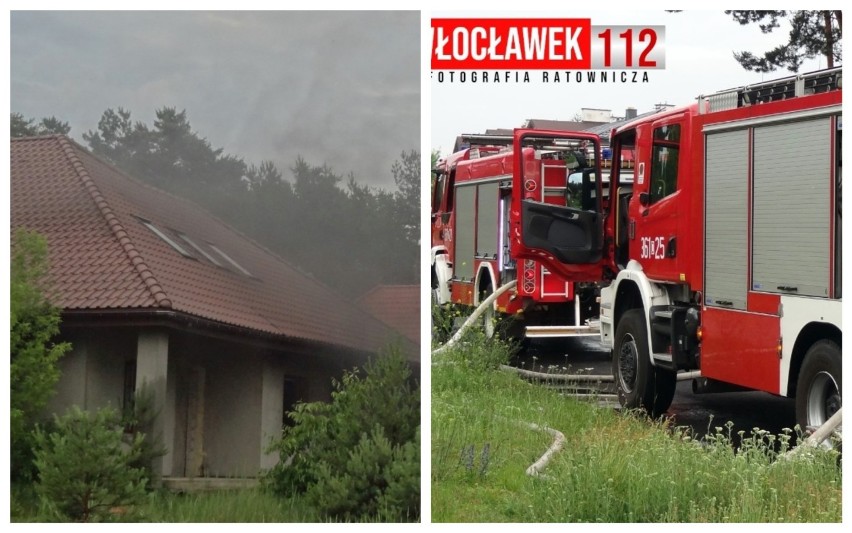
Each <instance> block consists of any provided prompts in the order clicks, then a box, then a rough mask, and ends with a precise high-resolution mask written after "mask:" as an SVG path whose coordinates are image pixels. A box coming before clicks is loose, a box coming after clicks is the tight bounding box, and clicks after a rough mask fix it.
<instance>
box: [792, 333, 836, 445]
mask: <svg viewBox="0 0 852 533" xmlns="http://www.w3.org/2000/svg"><path fill="white" fill-rule="evenodd" d="M841 361H842V359H841V351H840V347H839V346H838V345H837V344H836V343H835V342H834V341H830V340H821V341H819V342H817V343H815V344H814V345H813V346H811V348H810V349H809V350H808V353H807V354H805V360H804V362H803V363H802V368H801V370H800V371H799V380H798V382H797V384H796V423H798V424H799V427H801V428H802V430H805V429H807V428H808V427H814V428H816V427H819V426H821V425H823V424H824V423H825V422H826V421H827V420H828V419H829V418H831V415H833V414H834V413H835V412H837V410H838V409H840V406H841V397H840V391H841V390H843V389H842V386H843V383H842V379H843V375H842V372H841Z"/></svg>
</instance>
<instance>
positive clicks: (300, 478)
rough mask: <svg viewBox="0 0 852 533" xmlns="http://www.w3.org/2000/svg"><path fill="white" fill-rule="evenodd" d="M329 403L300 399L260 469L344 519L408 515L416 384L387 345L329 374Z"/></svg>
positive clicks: (414, 484) (274, 482)
mask: <svg viewBox="0 0 852 533" xmlns="http://www.w3.org/2000/svg"><path fill="white" fill-rule="evenodd" d="M334 385H335V391H334V392H333V393H332V401H331V402H330V403H323V402H314V403H301V404H298V405H297V406H296V408H295V410H294V411H293V412H291V413H289V416H290V417H291V418H292V419H293V421H294V425H293V426H292V427H288V428H285V429H284V433H283V436H282V438H281V439H280V440H279V441H277V442H275V443H274V444H273V446H272V450H273V451H277V452H278V453H279V455H280V458H281V461H280V463H279V464H278V465H277V466H276V467H274V468H272V469H271V470H270V471H269V472H268V473H267V475H266V477H265V480H266V482H267V485H268V486H269V487H270V488H271V489H272V490H273V491H275V492H276V493H278V494H281V495H285V496H292V495H295V494H304V495H305V497H306V500H307V501H309V502H310V503H311V504H312V505H313V506H314V507H315V508H316V510H317V511H318V512H319V513H321V514H324V515H327V516H329V517H332V518H335V519H343V520H363V519H373V520H375V519H382V520H393V521H401V520H414V519H416V518H417V517H418V516H419V513H420V507H419V501H420V489H419V487H420V439H419V426H420V389H419V386H416V385H415V384H414V383H413V381H412V379H411V370H410V368H409V366H408V363H407V362H406V361H405V360H404V359H403V358H402V357H401V355H400V354H399V352H398V351H396V350H391V351H390V352H389V353H387V354H385V355H384V356H382V357H380V358H379V359H377V360H375V361H372V362H370V363H368V364H367V365H366V366H365V368H364V375H363V377H362V376H361V375H360V374H359V373H358V372H357V371H355V372H349V373H346V374H345V375H344V376H343V379H342V381H340V382H335V384H334Z"/></svg>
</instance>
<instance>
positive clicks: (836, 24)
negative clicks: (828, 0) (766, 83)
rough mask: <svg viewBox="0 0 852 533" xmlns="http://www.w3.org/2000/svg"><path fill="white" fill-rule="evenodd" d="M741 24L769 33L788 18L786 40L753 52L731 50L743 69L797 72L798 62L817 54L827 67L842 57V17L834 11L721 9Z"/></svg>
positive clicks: (838, 12) (799, 64)
mask: <svg viewBox="0 0 852 533" xmlns="http://www.w3.org/2000/svg"><path fill="white" fill-rule="evenodd" d="M725 13H726V14H728V15H731V16H732V17H733V19H734V20H735V21H737V22H738V23H740V24H741V25H747V24H755V23H756V24H758V26H759V27H760V31H762V32H763V33H771V32H772V31H773V30H775V29H777V28H779V27H780V26H781V21H782V20H788V21H789V24H790V33H789V35H788V37H787V42H786V43H783V44H780V45H778V46H777V47H775V48H773V49H772V50H769V51H768V52H765V53H764V54H763V55H762V56H756V55H755V54H753V53H752V52H749V51H742V52H734V58H735V59H736V60H737V61H738V62H739V63H740V65H742V66H743V68H745V69H746V70H751V71H755V72H771V71H773V70H776V69H778V68H784V69H787V70H790V71H792V72H798V71H799V67H801V65H802V62H804V61H805V60H806V59H812V58H814V57H817V56H823V57H825V59H826V65H827V66H828V68H831V67H833V66H834V64H835V62H840V60H841V57H842V44H841V35H842V25H843V17H842V12H841V11H840V10H837V11H725Z"/></svg>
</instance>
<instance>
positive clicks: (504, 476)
mask: <svg viewBox="0 0 852 533" xmlns="http://www.w3.org/2000/svg"><path fill="white" fill-rule="evenodd" d="M508 356H509V349H508V348H507V347H506V346H505V345H503V344H501V343H499V342H490V341H485V340H483V339H477V340H474V341H472V342H468V343H465V344H464V345H462V346H460V347H458V348H454V349H451V350H449V351H448V352H445V353H444V354H442V355H440V356H438V357H437V358H436V360H435V361H434V362H433V366H432V473H431V478H432V521H433V522H838V521H840V520H841V470H840V467H839V459H838V456H837V454H836V453H834V452H828V451H818V452H816V453H814V454H812V455H811V456H810V457H807V458H805V459H802V460H795V461H788V460H778V456H779V454H781V453H783V452H784V451H786V447H787V441H788V440H789V434H782V435H780V436H778V435H768V434H766V433H765V432H761V431H757V432H754V433H752V434H751V435H745V436H744V437H745V438H744V442H743V445H742V446H741V448H740V449H739V450H738V451H736V452H735V451H734V449H733V447H732V446H731V435H730V434H729V431H730V429H729V428H724V427H723V428H716V430H715V432H711V435H710V436H709V437H708V438H706V439H704V440H702V441H701V442H697V441H696V440H694V439H693V438H692V437H691V436H690V435H689V434H688V433H687V432H686V431H685V430H683V429H679V428H673V427H669V426H668V425H667V424H666V423H665V422H653V423H652V422H650V421H649V420H647V419H646V418H644V417H642V416H639V415H638V414H630V413H618V412H616V411H614V410H611V409H601V408H597V407H595V406H592V405H590V404H587V403H581V402H578V401H576V400H573V399H570V398H563V397H560V396H558V395H557V394H555V393H553V392H551V391H547V390H544V389H543V388H541V387H538V386H535V385H532V384H529V383H527V382H525V381H523V380H521V379H519V378H517V377H515V376H513V375H509V374H505V373H503V372H501V371H499V370H497V369H496V367H497V365H498V364H499V363H501V362H504V361H506V360H507V359H508ZM529 423H534V424H537V425H539V426H546V427H550V428H554V429H557V430H559V431H561V432H562V433H563V434H564V435H565V437H566V443H565V446H564V449H563V450H562V451H561V452H559V453H557V454H555V456H554V458H553V460H552V462H551V463H550V464H549V466H548V467H547V468H546V470H544V472H543V475H541V476H538V477H530V476H528V475H526V474H525V470H526V469H527V468H528V467H529V466H530V465H531V464H532V463H533V462H535V461H536V460H537V459H538V458H539V457H540V456H541V455H542V454H543V453H544V452H545V451H546V450H547V449H548V447H549V446H550V444H551V442H552V440H553V437H551V436H550V435H548V434H546V433H544V432H542V431H537V430H532V429H530V428H529V426H528V424H529Z"/></svg>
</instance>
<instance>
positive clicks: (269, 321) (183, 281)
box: [11, 136, 393, 351]
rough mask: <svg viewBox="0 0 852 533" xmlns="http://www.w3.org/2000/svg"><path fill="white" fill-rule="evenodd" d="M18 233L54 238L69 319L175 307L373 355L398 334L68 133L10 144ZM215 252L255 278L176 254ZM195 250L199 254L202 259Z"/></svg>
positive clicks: (61, 301)
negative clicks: (82, 313)
mask: <svg viewBox="0 0 852 533" xmlns="http://www.w3.org/2000/svg"><path fill="white" fill-rule="evenodd" d="M11 145H12V150H11V178H12V180H11V214H12V227H13V228H16V227H26V228H28V229H31V230H35V231H38V232H39V233H41V234H42V235H44V236H45V237H46V238H47V241H48V251H49V257H50V264H51V265H50V266H51V268H50V274H51V278H52V285H53V288H54V290H55V292H56V295H55V297H54V303H55V304H56V305H58V306H60V307H62V308H63V309H66V310H99V309H113V310H146V309H151V310H153V309H171V310H173V311H176V312H179V313H185V314H187V315H189V316H194V317H199V318H202V319H206V320H212V321H214V322H218V323H222V324H227V325H231V326H236V327H238V328H245V329H247V330H253V331H256V332H262V333H264V334H267V335H270V334H271V335H273V336H281V337H282V338H286V337H292V338H298V339H306V340H312V341H320V342H325V343H331V344H336V345H342V346H346V347H350V348H355V349H358V350H365V351H375V350H376V349H378V348H379V347H381V346H382V345H383V344H384V343H385V342H386V341H387V340H389V339H390V338H391V337H392V336H393V332H391V331H390V330H389V329H388V328H387V327H385V326H384V325H383V324H382V323H381V322H379V321H378V320H376V319H374V318H372V317H370V316H369V315H368V314H366V313H364V311H363V310H362V309H361V308H359V307H358V306H357V305H355V304H354V303H351V302H349V301H347V300H345V299H344V298H343V297H341V296H339V295H338V294H336V293H335V292H333V291H332V290H331V289H330V288H328V287H326V286H325V285H323V284H321V283H320V282H318V281H316V280H314V279H312V278H310V277H308V276H305V275H304V274H302V273H300V272H299V271H297V270H296V268H294V267H293V266H291V265H289V264H288V263H286V262H285V261H283V260H282V259H281V258H279V257H277V256H275V255H274V254H273V253H272V252H270V251H268V250H266V249H265V248H263V247H262V246H260V245H258V244H257V243H255V242H253V241H252V240H251V239H249V238H247V237H245V236H244V235H241V234H240V233H238V232H237V231H235V230H233V229H232V228H230V227H229V226H227V225H225V224H224V223H222V222H221V221H219V220H218V219H216V218H215V217H213V216H212V215H210V214H208V213H207V212H206V211H204V210H203V209H201V208H200V207H198V206H197V205H196V204H194V203H192V202H189V201H187V200H183V199H180V198H177V197H175V196H173V195H171V194H169V193H166V192H163V191H161V190H158V189H155V188H153V187H151V186H149V185H146V184H143V183H142V182H139V181H136V180H134V179H133V178H130V177H128V176H127V175H125V174H123V173H122V172H121V171H119V170H118V169H116V168H114V167H112V166H110V165H108V164H106V163H105V162H103V161H102V160H100V159H98V158H97V157H95V156H93V155H92V154H90V153H89V152H88V151H87V150H86V149H84V148H83V147H81V146H80V145H78V144H76V143H75V142H73V141H71V140H69V139H68V138H66V137H64V136H49V137H30V138H23V139H13V140H12V143H11ZM140 218H142V219H146V220H149V221H150V222H151V223H153V224H154V225H155V226H156V227H157V228H158V229H160V230H161V231H162V230H165V233H167V234H169V236H170V237H171V238H173V239H175V240H176V241H177V242H182V241H179V240H178V238H177V233H176V232H181V233H184V234H186V235H187V236H189V237H190V238H191V239H192V240H193V242H195V243H198V244H199V245H200V246H205V247H208V253H210V254H211V255H214V256H215V255H216V252H214V251H210V250H212V249H210V248H209V246H210V244H212V245H215V246H216V247H217V248H218V249H220V250H221V251H222V252H224V253H225V254H227V255H228V256H229V257H231V258H233V260H234V261H236V262H237V263H238V264H239V265H241V266H242V267H244V268H245V269H246V270H247V271H248V272H250V273H251V275H252V276H251V277H249V276H246V275H244V274H242V273H240V272H239V271H238V270H237V269H236V268H232V267H231V265H229V264H228V262H227V261H226V260H220V261H219V262H220V263H221V264H222V265H223V266H216V265H215V264H213V263H212V262H211V261H209V260H208V259H207V258H206V257H205V256H204V255H203V254H201V253H197V251H196V250H194V249H192V248H191V247H190V246H188V245H185V246H184V247H185V248H186V249H187V250H188V251H190V253H191V255H192V256H193V257H185V256H183V255H181V254H180V253H178V251H176V250H175V249H174V248H172V247H171V246H170V245H169V244H168V243H166V242H165V241H164V240H163V239H161V238H160V237H158V236H157V235H156V234H155V233H154V232H153V231H151V230H150V229H148V228H147V227H146V226H145V225H143V224H142V222H141V221H140ZM193 252H195V253H193Z"/></svg>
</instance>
